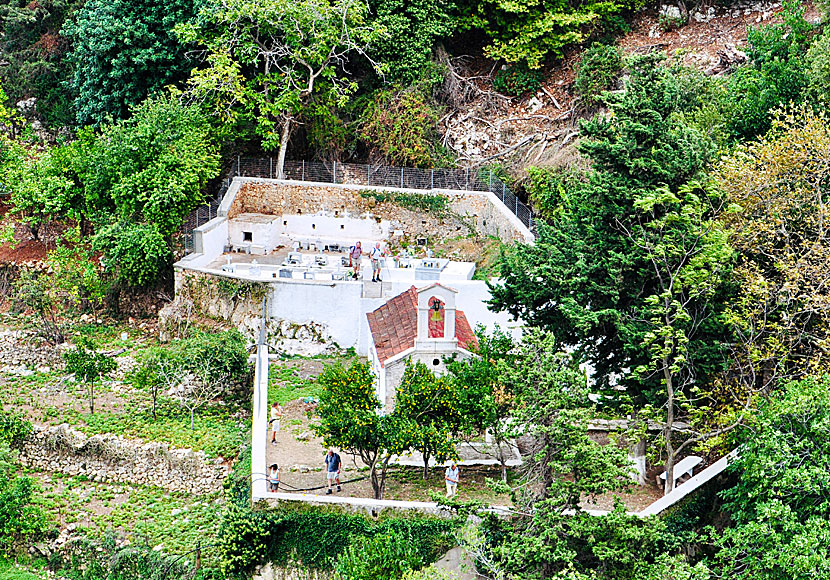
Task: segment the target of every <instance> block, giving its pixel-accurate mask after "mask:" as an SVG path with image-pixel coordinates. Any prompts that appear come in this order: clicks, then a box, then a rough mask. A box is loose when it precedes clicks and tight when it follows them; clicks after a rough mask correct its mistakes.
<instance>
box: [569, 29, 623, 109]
mask: <svg viewBox="0 0 830 580" xmlns="http://www.w3.org/2000/svg"><path fill="white" fill-rule="evenodd" d="M622 68H623V60H622V51H621V50H620V49H619V48H618V47H616V46H612V45H608V44H598V43H597V44H592V45H591V47H590V48H588V49H587V50H586V51H585V52H584V53H582V61H581V62H580V63H579V67H578V68H577V71H576V78H575V79H574V92H575V93H576V94H577V95H578V96H580V97H582V99H583V101H584V102H585V103H586V104H587V105H588V106H589V107H594V106H596V105H598V104H600V103H601V102H602V100H603V99H602V94H603V92H605V91H607V90H610V89H612V88H613V87H614V83H616V81H617V78H618V77H619V75H620V72H621V71H622Z"/></svg>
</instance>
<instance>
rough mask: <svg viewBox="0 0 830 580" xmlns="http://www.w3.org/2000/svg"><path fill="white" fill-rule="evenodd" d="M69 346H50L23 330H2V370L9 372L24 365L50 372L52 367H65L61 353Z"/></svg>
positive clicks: (0, 362) (0, 348)
mask: <svg viewBox="0 0 830 580" xmlns="http://www.w3.org/2000/svg"><path fill="white" fill-rule="evenodd" d="M68 347H69V345H67V344H65V343H64V344H62V345H58V346H50V345H48V344H45V343H43V341H42V340H41V339H38V338H37V337H35V336H33V335H32V334H31V333H29V332H24V331H22V330H3V331H0V370H2V369H5V370H6V371H7V372H8V371H11V369H12V368H16V367H22V368H24V369H29V370H34V369H40V370H42V371H46V372H48V371H49V370H52V369H56V368H63V366H64V364H63V359H62V358H61V353H62V352H63V351H64V350H65V349H66V348H68ZM5 367H10V368H5ZM45 367H49V368H48V369H47V368H45Z"/></svg>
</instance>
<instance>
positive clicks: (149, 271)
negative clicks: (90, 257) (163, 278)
mask: <svg viewBox="0 0 830 580" xmlns="http://www.w3.org/2000/svg"><path fill="white" fill-rule="evenodd" d="M93 248H94V249H96V250H99V251H101V252H103V253H104V257H105V260H104V265H105V268H106V270H107V272H108V273H109V274H111V275H113V276H115V277H117V278H118V279H119V280H121V281H122V282H124V283H125V284H128V285H130V286H137V287H146V286H149V285H151V284H153V283H154V282H155V281H156V280H157V279H158V278H159V276H160V275H161V272H162V271H163V270H164V269H165V268H166V267H167V266H168V265H169V264H170V261H171V259H172V257H173V254H172V252H171V251H170V247H169V246H168V245H167V241H166V240H165V239H164V236H163V235H162V234H161V232H159V230H158V228H157V227H156V226H155V225H154V224H136V223H126V222H125V223H115V224H111V225H109V226H107V227H106V228H104V229H102V230H101V231H100V232H98V234H97V235H96V236H95V240H94V246H93Z"/></svg>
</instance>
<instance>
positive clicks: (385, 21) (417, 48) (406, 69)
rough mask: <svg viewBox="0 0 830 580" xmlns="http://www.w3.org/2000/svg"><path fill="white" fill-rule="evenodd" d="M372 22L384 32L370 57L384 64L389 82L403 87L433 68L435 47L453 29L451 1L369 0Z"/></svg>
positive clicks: (453, 13)
mask: <svg viewBox="0 0 830 580" xmlns="http://www.w3.org/2000/svg"><path fill="white" fill-rule="evenodd" d="M369 6H370V7H371V9H372V13H373V14H375V21H376V22H377V23H378V24H379V25H380V26H381V27H382V28H383V29H384V30H386V35H385V36H384V37H383V38H381V39H379V40H378V41H377V43H376V48H375V50H373V51H371V54H372V55H373V57H374V58H375V59H376V60H377V61H378V62H380V63H383V65H384V68H385V72H386V73H387V74H388V76H389V79H390V80H392V81H396V82H400V83H402V84H404V85H407V84H410V83H414V82H416V81H419V80H421V79H422V78H423V76H424V74H425V71H428V70H429V69H430V67H431V66H433V67H434V65H432V64H431V63H432V51H433V48H434V47H435V45H436V43H438V42H440V41H441V40H443V39H445V38H448V37H449V36H450V35H451V34H452V32H453V31H454V30H455V27H456V22H457V21H456V17H455V2H453V0H417V1H405V0H370V2H369Z"/></svg>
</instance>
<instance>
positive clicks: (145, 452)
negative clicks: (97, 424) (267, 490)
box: [20, 424, 228, 494]
mask: <svg viewBox="0 0 830 580" xmlns="http://www.w3.org/2000/svg"><path fill="white" fill-rule="evenodd" d="M20 463H21V464H23V465H24V466H26V467H31V468H34V469H39V470H42V471H49V472H60V473H65V474H68V475H73V476H74V475H86V476H87V477H88V478H89V479H91V480H92V481H96V482H101V483H116V482H121V483H133V484H140V485H154V486H157V487H163V488H165V489H168V490H170V491H180V492H186V493H192V494H205V493H211V492H214V491H219V490H220V489H222V482H223V481H224V479H225V477H226V476H227V473H228V467H227V466H226V465H224V460H223V459H222V458H217V459H215V460H211V459H208V457H207V456H206V455H205V454H204V453H203V452H202V451H191V450H190V449H178V448H175V447H170V446H169V445H167V444H166V443H142V442H140V441H133V440H129V439H125V438H123V437H121V436H120V435H93V436H91V437H88V436H87V435H85V434H83V433H80V432H78V431H75V430H74V429H72V428H71V427H69V426H68V425H66V424H63V425H58V426H56V427H46V428H42V427H35V430H34V432H33V433H32V434H31V435H30V437H29V438H28V440H27V441H26V442H25V443H24V444H23V448H22V449H21V451H20Z"/></svg>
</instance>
